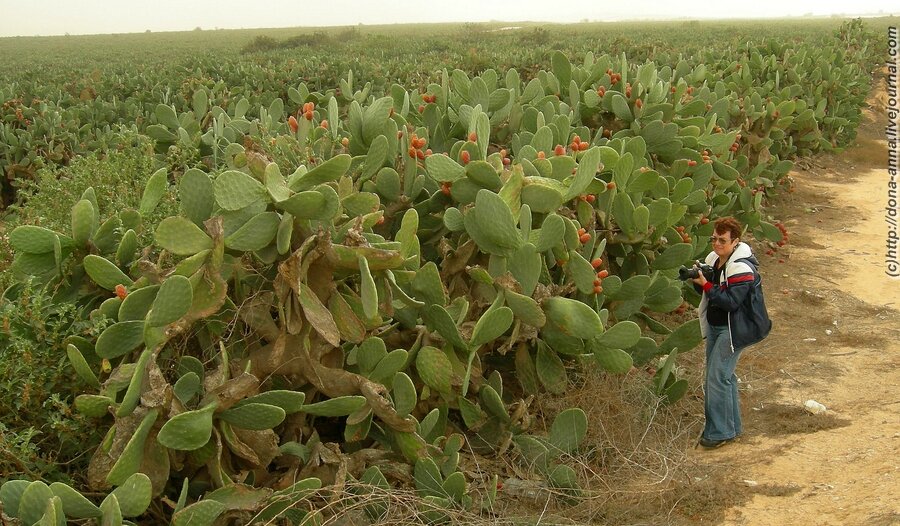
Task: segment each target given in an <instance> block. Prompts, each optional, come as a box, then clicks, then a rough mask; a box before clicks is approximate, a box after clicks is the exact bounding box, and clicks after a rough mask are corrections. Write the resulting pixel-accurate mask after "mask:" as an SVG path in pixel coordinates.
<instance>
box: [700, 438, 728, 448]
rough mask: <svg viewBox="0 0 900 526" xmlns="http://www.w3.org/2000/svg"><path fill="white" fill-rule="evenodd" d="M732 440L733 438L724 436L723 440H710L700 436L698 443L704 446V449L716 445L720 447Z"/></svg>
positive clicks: (715, 446)
mask: <svg viewBox="0 0 900 526" xmlns="http://www.w3.org/2000/svg"><path fill="white" fill-rule="evenodd" d="M733 440H734V438H726V439H724V440H710V439H708V438H705V437H700V445H701V446H703V447H705V448H706V449H716V448H717V447H722V446H724V445H725V444H727V443H729V442H731V441H733Z"/></svg>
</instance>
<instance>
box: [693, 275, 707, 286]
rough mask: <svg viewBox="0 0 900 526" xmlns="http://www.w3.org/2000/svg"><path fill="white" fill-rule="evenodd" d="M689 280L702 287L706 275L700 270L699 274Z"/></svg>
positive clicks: (704, 283)
mask: <svg viewBox="0 0 900 526" xmlns="http://www.w3.org/2000/svg"><path fill="white" fill-rule="evenodd" d="M691 281H693V282H694V283H696V284H697V285H700V286H701V287H702V286H703V285H706V276H704V275H703V273H702V272H701V273H700V275H699V276H697V277H696V278H693V279H692V280H691Z"/></svg>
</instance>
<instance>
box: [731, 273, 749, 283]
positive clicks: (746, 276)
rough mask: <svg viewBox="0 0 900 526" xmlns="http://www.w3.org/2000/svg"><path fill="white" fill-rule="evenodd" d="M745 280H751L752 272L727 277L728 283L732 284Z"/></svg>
mask: <svg viewBox="0 0 900 526" xmlns="http://www.w3.org/2000/svg"><path fill="white" fill-rule="evenodd" d="M745 281H753V273H752V272H749V273H747V274H738V275H737V276H731V277H730V278H728V284H729V285H734V284H735V283H743V282H745Z"/></svg>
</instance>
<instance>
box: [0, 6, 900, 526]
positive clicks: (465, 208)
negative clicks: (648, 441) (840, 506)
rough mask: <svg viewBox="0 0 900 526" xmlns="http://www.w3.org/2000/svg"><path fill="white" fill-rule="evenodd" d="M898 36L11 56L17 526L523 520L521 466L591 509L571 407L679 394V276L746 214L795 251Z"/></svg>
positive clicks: (304, 45)
mask: <svg viewBox="0 0 900 526" xmlns="http://www.w3.org/2000/svg"><path fill="white" fill-rule="evenodd" d="M891 24H896V19H889V18H884V19H869V20H865V21H861V20H858V19H857V20H854V21H849V20H840V19H815V20H802V21H801V20H771V21H769V20H767V21H755V22H746V21H720V22H703V23H701V22H697V21H674V22H659V23H640V24H637V23H619V24H612V23H596V24H587V23H585V24H579V25H571V26H564V25H548V24H533V23H523V24H508V23H492V24H465V25H421V26H358V27H342V28H325V29H309V28H291V29H274V30H264V29H255V30H240V31H238V30H228V31H224V30H222V31H208V30H206V31H201V30H197V31H192V32H182V33H149V32H148V33H143V34H122V35H98V36H66V37H28V38H24V37H22V38H6V39H0V79H2V80H0V103H2V107H0V169H2V170H3V172H4V174H5V177H4V178H3V179H2V185H0V190H2V198H3V208H4V210H3V212H2V214H3V219H2V223H0V234H2V238H0V251H2V252H0V269H2V275H0V283H2V284H3V286H4V288H5V290H4V293H3V296H2V298H0V315H2V318H0V319H2V324H3V326H2V329H3V330H2V331H0V378H2V380H0V386H3V388H4V389H5V390H7V391H8V392H14V393H21V396H16V397H8V398H5V399H3V400H0V482H3V483H4V484H3V486H2V489H0V502H2V505H3V508H2V511H3V513H4V514H6V515H8V516H10V517H17V518H18V519H20V520H21V521H22V523H23V524H27V525H29V526H30V525H31V524H35V523H38V522H39V521H43V522H40V523H41V524H43V523H48V524H62V523H64V522H65V521H66V520H74V519H90V520H95V519H96V520H102V523H103V524H123V523H129V522H128V521H129V520H130V521H133V522H134V523H137V524H144V523H147V524H149V523H154V524H156V523H168V522H170V521H171V522H172V523H173V524H192V525H194V524H204V525H205V524H226V523H227V524H247V523H251V522H254V523H255V522H259V523H264V522H266V521H284V523H291V524H300V523H303V524H319V523H321V522H322V521H324V520H330V519H332V518H334V517H339V516H341V515H342V514H347V513H351V512H352V513H357V514H359V515H360V516H364V517H368V519H369V520H371V521H374V522H377V521H385V520H397V521H402V520H414V519H415V520H417V521H433V522H441V521H449V520H464V521H484V522H490V521H491V520H495V519H492V517H494V515H496V514H497V513H499V512H498V510H500V509H503V510H505V511H504V513H503V514H501V515H502V517H503V520H512V519H511V517H513V516H516V515H526V516H527V515H528V513H529V512H528V511H527V510H517V509H516V506H515V505H513V506H510V505H509V503H508V502H507V503H506V504H504V502H503V497H502V495H501V496H498V494H497V491H496V489H497V483H498V481H499V480H501V479H498V471H501V470H504V469H508V470H511V471H512V472H515V473H516V474H521V473H527V474H529V476H530V477H531V478H534V479H535V480H539V481H541V484H545V485H546V486H547V487H549V488H551V489H552V490H553V493H554V496H553V498H552V502H553V506H554V510H555V512H558V513H560V514H562V515H566V513H567V511H566V510H568V509H572V510H581V511H575V512H573V513H575V515H573V517H576V518H575V519H574V520H586V519H585V517H586V515H584V514H585V513H586V512H585V511H584V509H585V507H586V506H587V507H588V508H590V506H588V505H587V504H588V503H590V502H597V501H601V500H603V501H604V502H606V501H605V500H604V499H605V497H604V494H603V492H602V491H599V490H597V489H596V488H598V487H600V485H599V483H598V479H597V477H598V476H602V475H598V473H599V474H602V473H603V471H604V469H608V468H609V466H607V465H605V464H604V463H603V462H604V461H603V460H602V456H603V455H602V454H600V453H599V452H601V451H603V448H606V447H607V446H608V445H604V444H599V443H593V442H592V441H591V438H590V437H591V436H592V435H591V433H590V432H589V429H590V426H592V425H594V424H595V423H594V422H588V420H587V417H586V411H585V409H586V405H585V404H588V403H589V400H586V401H582V402H580V403H578V402H572V401H571V393H572V390H573V389H577V388H578V387H576V386H581V387H582V388H583V386H584V385H585V384H586V382H588V383H589V382H590V381H594V382H597V381H601V382H606V383H601V384H594V385H605V386H608V388H609V389H610V391H609V395H610V396H613V394H614V391H615V388H614V387H611V386H613V385H616V384H615V382H620V380H619V379H621V378H625V375H626V374H627V373H629V372H630V371H635V370H637V369H635V368H640V369H645V368H646V369H648V370H652V371H654V373H653V374H652V376H651V377H650V378H649V379H645V380H640V385H634V384H629V388H628V389H627V390H620V391H615V396H621V397H622V399H623V401H622V403H623V404H625V406H626V407H628V408H629V410H630V411H632V412H633V413H634V419H635V421H636V422H637V421H640V420H641V419H642V418H644V416H643V415H644V413H645V411H648V410H649V408H654V411H655V408H657V407H662V408H663V409H662V410H668V409H669V408H672V407H677V404H679V403H680V402H679V401H680V399H681V398H682V397H683V396H684V395H685V393H686V392H687V390H688V388H689V384H688V381H687V379H686V378H685V374H684V371H683V369H682V368H680V367H678V366H677V365H676V362H677V360H678V355H679V354H680V353H686V352H690V351H692V350H693V349H695V348H696V347H697V346H698V345H699V344H700V342H701V337H700V333H699V322H698V320H696V319H692V320H689V321H684V319H683V318H682V317H680V315H681V314H682V313H684V312H685V311H686V310H687V309H688V308H689V307H691V306H696V305H697V304H698V302H699V300H700V297H699V296H698V295H697V293H696V292H695V291H694V289H693V288H692V287H690V286H684V283H683V282H681V281H679V280H678V268H679V267H680V266H681V265H684V264H688V265H689V264H690V262H691V261H693V260H695V259H698V258H703V257H704V256H705V255H706V254H707V253H708V252H709V250H710V244H709V242H708V237H709V236H710V234H711V233H712V231H713V226H714V225H713V221H714V220H715V219H717V218H719V217H724V216H734V217H736V218H737V219H739V220H740V221H741V222H742V224H744V225H746V228H747V230H746V233H745V236H746V238H748V239H753V240H754V243H756V244H757V246H758V247H761V248H765V249H767V250H769V251H771V252H776V251H777V250H779V248H780V247H781V246H783V245H784V244H785V243H786V242H787V241H788V239H787V234H786V233H785V231H784V229H783V227H782V225H781V224H780V222H779V218H778V217H773V216H772V214H771V213H770V212H769V211H768V209H767V203H768V201H769V200H770V199H772V198H774V197H775V196H778V195H780V194H783V193H785V192H791V191H792V184H793V183H792V180H791V178H790V177H789V176H788V173H789V171H790V170H791V168H792V167H793V163H794V162H795V161H796V160H798V159H802V158H805V157H809V156H813V155H816V154H819V153H822V152H841V151H842V150H843V149H844V148H845V147H847V146H848V145H849V144H851V142H852V141H853V139H854V138H855V137H856V132H857V127H858V126H859V123H860V120H861V112H862V109H863V108H864V106H865V99H866V96H867V95H868V93H869V91H870V89H871V85H872V80H873V77H872V74H873V72H874V71H875V70H876V69H877V68H878V67H879V63H880V61H881V60H883V58H884V57H885V56H887V53H886V48H885V38H884V35H885V33H886V28H887V27H888V26H889V25H891ZM510 26H514V27H516V28H515V29H504V28H508V27H510ZM598 371H599V372H598ZM590 378H593V379H594V380H590ZM598 378H600V380H598ZM618 385H619V387H621V386H622V384H618ZM567 393H569V395H568V396H569V398H567ZM591 400H593V399H591ZM554 404H556V405H554ZM560 405H562V407H560ZM551 407H553V408H554V410H553V411H550V410H549V408H551ZM587 412H588V413H589V412H590V411H587ZM479 462H482V463H484V467H481V468H478V469H475V468H472V466H476V465H481V464H479ZM512 465H514V466H516V467H515V469H513V468H511V467H509V466H512ZM498 466H500V467H498ZM504 466H505V467H504ZM48 485H49V486H48ZM82 495H85V496H86V497H85V496H82ZM329 502H330V504H329ZM665 505H666V504H665V501H664V499H663V501H662V502H661V503H660V504H659V506H660V509H658V510H657V509H653V510H649V511H648V512H647V516H648V517H650V518H651V519H650V520H655V519H652V518H654V517H655V518H656V519H658V518H659V517H661V516H665V514H666V512H667V510H665V509H664V507H665ZM614 509H616V504H615V503H614V502H613V503H612V504H610V508H609V510H614ZM537 512H540V510H537ZM579 513H581V514H580V515H579ZM592 513H593V512H592ZM604 513H606V512H604ZM609 513H611V511H609ZM592 517H593V515H592ZM621 519H622V518H620V520H621ZM123 521H124V522H123ZM216 521H218V522H216ZM304 521H305V522H304ZM269 523H274V522H269Z"/></svg>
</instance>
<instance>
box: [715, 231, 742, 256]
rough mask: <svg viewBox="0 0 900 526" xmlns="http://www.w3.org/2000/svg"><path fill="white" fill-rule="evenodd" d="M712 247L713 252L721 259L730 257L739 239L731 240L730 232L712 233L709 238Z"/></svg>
mask: <svg viewBox="0 0 900 526" xmlns="http://www.w3.org/2000/svg"><path fill="white" fill-rule="evenodd" d="M709 241H710V243H712V246H713V252H715V253H716V255H717V256H719V257H720V258H722V259H725V258H727V257H728V256H730V255H731V252H732V251H733V250H734V248H735V247H736V246H737V244H738V242H739V241H740V239H731V232H724V233H723V232H713V235H712V236H710V237H709Z"/></svg>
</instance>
